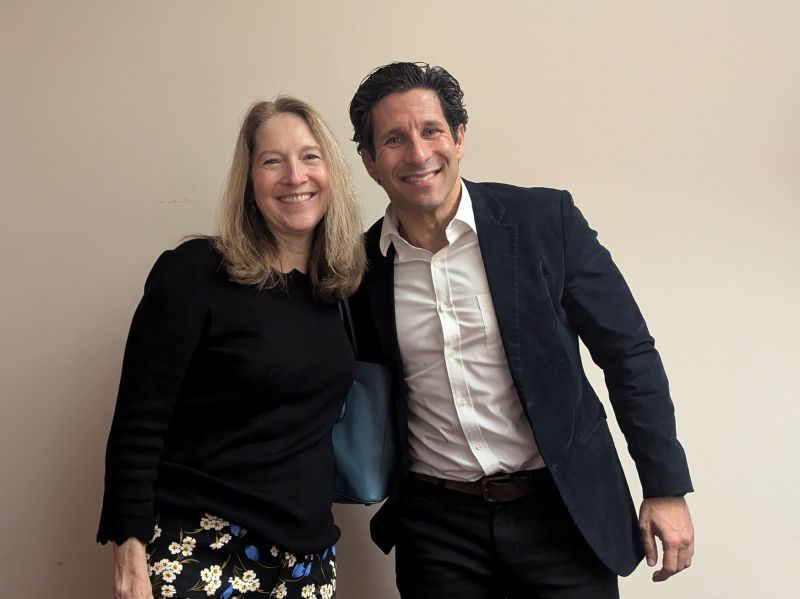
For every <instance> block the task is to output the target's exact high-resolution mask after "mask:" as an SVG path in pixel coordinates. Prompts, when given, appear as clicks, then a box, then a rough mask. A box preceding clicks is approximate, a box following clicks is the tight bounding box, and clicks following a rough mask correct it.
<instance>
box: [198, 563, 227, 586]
mask: <svg viewBox="0 0 800 599" xmlns="http://www.w3.org/2000/svg"><path fill="white" fill-rule="evenodd" d="M220 578H222V568H221V567H219V566H217V565H214V566H211V567H210V568H203V569H202V570H201V571H200V580H202V581H203V582H213V581H215V580H219V579H220Z"/></svg>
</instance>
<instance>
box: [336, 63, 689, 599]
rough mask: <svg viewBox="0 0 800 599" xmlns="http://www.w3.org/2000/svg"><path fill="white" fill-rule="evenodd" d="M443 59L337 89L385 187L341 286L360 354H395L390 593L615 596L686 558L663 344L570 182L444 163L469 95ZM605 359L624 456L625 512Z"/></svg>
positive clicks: (682, 471)
mask: <svg viewBox="0 0 800 599" xmlns="http://www.w3.org/2000/svg"><path fill="white" fill-rule="evenodd" d="M462 98H463V93H462V91H461V89H460V86H459V84H458V82H457V81H456V80H455V79H454V78H453V77H452V76H451V75H450V74H449V73H448V72H447V71H446V70H444V69H442V68H441V67H435V66H430V65H426V64H414V63H393V64H389V65H386V66H383V67H379V68H378V69H376V70H374V71H373V72H372V73H371V74H370V75H369V76H368V77H367V78H366V79H365V80H364V81H363V82H362V84H361V86H360V87H359V89H358V91H357V92H356V94H355V96H354V97H353V100H352V102H351V104H350V119H351V121H352V123H353V127H354V130H355V134H354V137H353V140H354V141H355V142H357V143H358V151H359V154H360V155H361V158H362V161H363V163H364V166H365V167H366V169H367V171H368V172H369V174H370V176H371V177H372V178H373V179H374V180H375V181H376V182H377V183H378V184H379V185H380V186H381V187H383V189H384V191H386V193H387V195H388V196H389V201H390V205H389V207H388V208H387V211H386V216H385V217H384V218H383V219H381V220H380V221H378V222H377V223H376V224H375V225H374V226H373V227H372V228H371V229H370V230H369V231H368V232H367V234H366V243H367V253H368V258H369V271H368V274H367V276H366V279H365V283H364V286H363V287H362V289H361V291H360V292H359V293H358V294H357V296H356V297H355V298H354V300H353V308H354V314H355V317H356V320H357V323H356V324H357V327H358V331H359V336H360V342H361V354H362V356H361V357H362V359H367V360H371V361H382V362H385V363H387V364H389V365H390V366H391V367H392V369H393V374H394V379H395V381H394V382H395V391H396V395H395V397H396V400H397V401H396V413H397V421H398V427H399V432H400V438H401V440H402V448H401V449H402V451H401V455H402V463H401V473H402V476H401V477H400V478H401V480H400V482H399V483H398V485H397V489H396V490H395V492H393V494H392V496H391V497H390V499H389V500H388V501H387V503H386V504H385V505H384V506H383V507H382V508H381V510H380V511H379V513H378V514H377V515H376V516H375V518H374V519H373V522H372V537H373V540H374V541H375V542H376V543H377V544H378V545H379V546H380V547H381V548H382V549H383V550H384V551H386V552H387V553H388V551H389V550H390V549H391V547H392V546H396V568H397V584H398V588H399V590H400V593H401V595H402V596H403V597H404V598H409V599H420V598H425V597H436V598H437V599H442V598H444V597H459V598H486V599H488V598H497V597H509V598H512V597H519V598H523V597H524V598H526V599H528V598H531V597H542V598H549V597H558V598H579V597H580V598H592V599H602V598H606V597H618V584H617V575H623V576H624V575H627V574H629V573H630V572H632V571H633V570H634V568H635V567H636V565H637V564H638V562H639V561H640V560H641V558H642V554H643V550H644V554H645V555H646V557H647V562H648V564H649V565H650V566H654V565H656V561H657V549H656V537H658V538H660V539H661V542H662V546H663V559H662V565H661V568H659V569H658V570H657V571H656V572H655V574H654V575H653V580H655V581H661V580H666V579H667V578H669V576H671V575H672V574H674V573H676V572H678V571H680V570H683V569H684V568H687V567H689V566H690V565H691V560H692V554H693V553H694V533H693V529H692V524H691V519H690V516H689V511H688V508H687V506H686V502H685V501H684V498H683V495H684V494H685V493H688V492H690V491H692V484H691V480H690V477H689V472H688V467H687V464H686V457H685V455H684V451H683V448H682V447H681V445H680V443H679V442H678V440H677V438H676V433H675V419H674V410H673V405H672V401H671V399H670V396H669V390H668V386H667V379H666V375H665V373H664V370H663V367H662V365H661V360H660V358H659V355H658V353H657V352H656V350H655V347H654V343H653V339H652V337H650V335H649V333H648V331H647V327H646V325H645V323H644V320H643V319H642V316H641V314H640V312H639V310H638V308H637V306H636V303H635V302H634V299H633V297H632V296H631V293H630V291H629V289H628V287H627V285H626V284H625V281H624V280H623V278H622V276H621V274H620V273H619V271H618V270H617V268H616V266H615V265H614V263H613V262H612V260H611V257H610V255H609V253H608V252H607V251H606V250H605V249H604V248H603V247H602V246H601V245H600V244H599V243H598V241H597V238H596V233H595V232H594V231H593V230H592V229H590V228H589V226H588V224H587V223H586V220H585V219H584V218H583V216H582V215H581V213H580V212H579V211H578V209H577V208H576V207H575V205H574V204H573V202H572V198H571V197H570V195H569V194H568V193H567V192H562V191H556V190H551V189H543V188H531V189H524V188H519V187H514V186H510V185H502V184H498V183H471V182H469V181H466V180H462V179H461V178H460V176H459V162H460V160H461V158H462V156H463V154H464V139H465V132H466V130H465V128H466V124H467V112H466V110H465V108H464V105H463V103H462ZM578 337H580V338H581V339H582V340H583V341H584V343H585V344H586V346H587V347H588V348H589V351H590V352H591V354H592V358H593V359H594V361H595V362H596V363H597V364H598V365H599V366H600V367H601V368H602V369H603V371H604V373H605V379H606V383H607V386H608V391H609V397H610V400H611V404H612V406H613V408H614V412H615V415H616V418H617V421H618V422H619V425H620V428H621V429H622V432H623V433H624V435H625V438H626V441H627V443H628V448H629V451H630V454H631V456H632V457H633V459H634V461H635V463H636V467H637V469H638V473H639V478H640V482H641V485H642V490H643V494H644V497H645V499H644V501H643V502H642V505H641V509H640V515H639V521H638V523H637V521H636V514H635V511H634V508H633V504H632V501H631V497H630V493H629V491H628V487H627V484H626V482H625V478H624V475H623V472H622V469H621V467H620V463H619V459H618V457H617V454H616V450H615V448H614V445H613V442H612V439H611V435H610V433H609V429H608V426H607V424H606V421H605V418H606V416H605V411H604V409H603V406H602V404H601V403H600V402H599V401H598V399H597V396H596V395H595V393H594V392H593V390H592V389H591V387H590V385H589V383H588V381H587V379H586V377H585V375H584V372H583V369H582V367H581V362H580V355H579V349H578Z"/></svg>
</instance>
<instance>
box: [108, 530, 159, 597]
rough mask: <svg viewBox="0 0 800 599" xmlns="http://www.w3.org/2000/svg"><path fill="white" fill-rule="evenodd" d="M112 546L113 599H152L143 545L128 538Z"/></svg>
mask: <svg viewBox="0 0 800 599" xmlns="http://www.w3.org/2000/svg"><path fill="white" fill-rule="evenodd" d="M113 546H114V599H153V587H152V586H151V585H150V576H149V572H148V569H147V554H146V552H145V546H144V543H142V542H141V541H140V540H139V539H134V538H130V539H128V540H127V541H125V542H124V543H123V544H122V545H117V544H116V543H114V544H113Z"/></svg>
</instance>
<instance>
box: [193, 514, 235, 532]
mask: <svg viewBox="0 0 800 599" xmlns="http://www.w3.org/2000/svg"><path fill="white" fill-rule="evenodd" d="M229 525H230V522H228V521H227V520H223V519H222V518H220V517H219V516H214V515H213V514H209V513H206V515H205V516H203V517H202V518H200V528H202V529H203V530H222V529H223V528H225V527H226V526H229Z"/></svg>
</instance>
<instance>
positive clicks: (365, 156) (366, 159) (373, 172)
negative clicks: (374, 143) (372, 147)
mask: <svg viewBox="0 0 800 599" xmlns="http://www.w3.org/2000/svg"><path fill="white" fill-rule="evenodd" d="M361 162H363V163H364V168H365V169H367V173H369V176H370V177H372V179H373V180H374V181H375V182H376V183H377V184H378V185H380V184H381V179H380V177H379V176H378V169H377V168H375V161H374V160H373V159H372V156H370V155H369V152H368V151H367V150H361Z"/></svg>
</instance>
